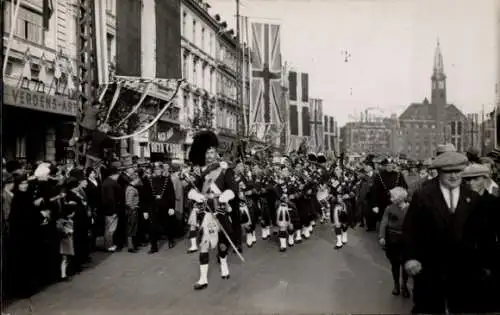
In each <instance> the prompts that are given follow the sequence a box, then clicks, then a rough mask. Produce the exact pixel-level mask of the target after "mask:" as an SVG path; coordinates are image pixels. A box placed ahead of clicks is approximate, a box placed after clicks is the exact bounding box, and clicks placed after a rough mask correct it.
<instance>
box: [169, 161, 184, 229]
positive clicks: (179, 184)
mask: <svg viewBox="0 0 500 315" xmlns="http://www.w3.org/2000/svg"><path fill="white" fill-rule="evenodd" d="M181 167H182V161H178V160H173V161H172V165H171V171H172V175H170V178H171V180H172V184H173V186H174V193H175V208H174V210H175V218H176V221H177V231H176V234H177V236H179V237H180V236H182V235H183V234H184V233H183V231H184V222H183V220H184V219H183V215H184V187H185V186H187V183H186V182H184V181H183V180H182V179H181V178H180V171H181Z"/></svg>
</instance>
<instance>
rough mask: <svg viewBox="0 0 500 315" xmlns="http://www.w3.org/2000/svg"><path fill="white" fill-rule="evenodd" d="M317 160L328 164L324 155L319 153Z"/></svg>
mask: <svg viewBox="0 0 500 315" xmlns="http://www.w3.org/2000/svg"><path fill="white" fill-rule="evenodd" d="M317 160H318V163H321V164H323V163H326V157H325V155H324V154H323V153H318V156H317Z"/></svg>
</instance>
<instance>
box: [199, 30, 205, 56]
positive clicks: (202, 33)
mask: <svg viewBox="0 0 500 315" xmlns="http://www.w3.org/2000/svg"><path fill="white" fill-rule="evenodd" d="M200 48H201V50H203V51H204V50H205V28H204V27H202V28H201V46H200Z"/></svg>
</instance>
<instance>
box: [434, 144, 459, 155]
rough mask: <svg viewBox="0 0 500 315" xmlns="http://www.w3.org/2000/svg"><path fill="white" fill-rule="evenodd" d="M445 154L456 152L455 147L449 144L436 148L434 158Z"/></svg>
mask: <svg viewBox="0 0 500 315" xmlns="http://www.w3.org/2000/svg"><path fill="white" fill-rule="evenodd" d="M445 152H457V149H456V148H455V146H454V145H453V144H451V143H446V144H440V145H438V146H437V148H436V156H439V155H441V154H443V153H445Z"/></svg>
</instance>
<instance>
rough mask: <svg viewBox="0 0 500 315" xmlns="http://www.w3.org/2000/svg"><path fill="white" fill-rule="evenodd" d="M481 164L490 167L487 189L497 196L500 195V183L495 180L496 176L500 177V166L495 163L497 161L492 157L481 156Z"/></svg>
mask: <svg viewBox="0 0 500 315" xmlns="http://www.w3.org/2000/svg"><path fill="white" fill-rule="evenodd" d="M479 162H480V164H482V165H484V166H486V167H488V168H489V170H490V173H489V175H488V177H487V178H486V184H485V185H486V190H487V191H488V192H489V193H490V194H491V195H493V196H495V197H500V188H499V187H498V184H497V183H496V182H495V180H494V179H495V178H498V175H499V174H498V168H497V167H496V165H495V161H493V159H492V158H490V157H487V156H485V157H481V158H480V159H479Z"/></svg>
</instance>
